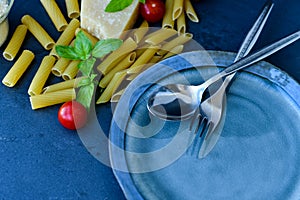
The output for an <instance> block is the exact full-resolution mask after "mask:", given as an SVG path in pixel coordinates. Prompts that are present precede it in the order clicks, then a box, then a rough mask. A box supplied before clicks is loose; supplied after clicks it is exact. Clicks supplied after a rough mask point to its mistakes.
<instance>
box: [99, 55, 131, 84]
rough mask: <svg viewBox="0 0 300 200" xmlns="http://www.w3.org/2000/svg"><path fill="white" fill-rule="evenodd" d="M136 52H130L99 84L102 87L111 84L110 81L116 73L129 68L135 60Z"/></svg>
mask: <svg viewBox="0 0 300 200" xmlns="http://www.w3.org/2000/svg"><path fill="white" fill-rule="evenodd" d="M135 58H136V53H135V52H132V53H130V54H128V56H126V57H125V58H124V59H123V60H122V61H121V62H119V63H118V64H117V65H116V66H115V67H114V68H113V69H112V70H111V71H110V72H108V74H106V75H105V76H104V77H103V78H102V79H101V81H100V82H99V86H100V87H101V88H106V86H107V85H108V84H109V82H110V81H111V80H112V78H113V77H114V75H115V74H116V73H117V72H119V71H122V70H124V69H127V68H128V67H129V66H130V65H132V63H133V62H134V61H135Z"/></svg>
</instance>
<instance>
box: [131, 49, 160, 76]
mask: <svg viewBox="0 0 300 200" xmlns="http://www.w3.org/2000/svg"><path fill="white" fill-rule="evenodd" d="M158 49H159V47H158V46H151V47H149V48H148V49H147V50H146V51H145V52H144V53H143V54H142V55H141V56H140V57H138V58H137V59H136V61H135V62H134V63H133V64H132V65H131V67H130V68H129V69H128V70H127V74H136V73H139V72H140V71H141V70H142V69H143V68H144V65H145V64H147V63H148V62H149V61H150V60H151V59H152V58H153V56H154V55H155V53H156V52H157V51H158Z"/></svg>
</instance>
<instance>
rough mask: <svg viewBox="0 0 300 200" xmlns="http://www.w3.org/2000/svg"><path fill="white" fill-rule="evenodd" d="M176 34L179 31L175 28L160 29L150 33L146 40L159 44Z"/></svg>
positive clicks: (152, 43) (149, 42)
mask: <svg viewBox="0 0 300 200" xmlns="http://www.w3.org/2000/svg"><path fill="white" fill-rule="evenodd" d="M175 34H177V32H176V31H175V30H173V29H159V30H158V31H155V32H153V33H152V34H149V35H148V36H147V39H146V40H145V42H146V43H148V44H151V45H158V44H160V43H161V42H163V41H165V40H167V39H169V38H170V37H172V36H174V35H175Z"/></svg>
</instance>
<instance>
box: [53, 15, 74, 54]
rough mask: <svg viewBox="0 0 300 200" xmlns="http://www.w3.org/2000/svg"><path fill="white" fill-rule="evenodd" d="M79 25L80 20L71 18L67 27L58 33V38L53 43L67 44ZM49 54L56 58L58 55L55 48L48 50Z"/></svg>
mask: <svg viewBox="0 0 300 200" xmlns="http://www.w3.org/2000/svg"><path fill="white" fill-rule="evenodd" d="M79 26H80V22H79V20H78V19H72V20H71V22H70V23H69V24H68V26H67V28H66V29H65V30H64V32H63V33H62V34H61V35H60V37H59V38H58V40H57V41H56V43H55V46H57V45H64V46H66V45H69V44H70V43H71V42H72V40H73V39H74V37H75V31H76V29H77V28H78V27H79ZM50 55H52V56H54V57H56V58H58V57H59V56H58V55H57V53H56V50H55V48H53V49H52V50H51V52H50Z"/></svg>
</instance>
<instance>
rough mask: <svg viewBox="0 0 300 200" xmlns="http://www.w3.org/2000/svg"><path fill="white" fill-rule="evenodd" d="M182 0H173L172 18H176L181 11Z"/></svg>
mask: <svg viewBox="0 0 300 200" xmlns="http://www.w3.org/2000/svg"><path fill="white" fill-rule="evenodd" d="M183 6H184V5H183V0H174V4H173V13H172V19H173V20H176V19H177V18H178V17H179V16H180V15H181V13H182V12H183Z"/></svg>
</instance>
